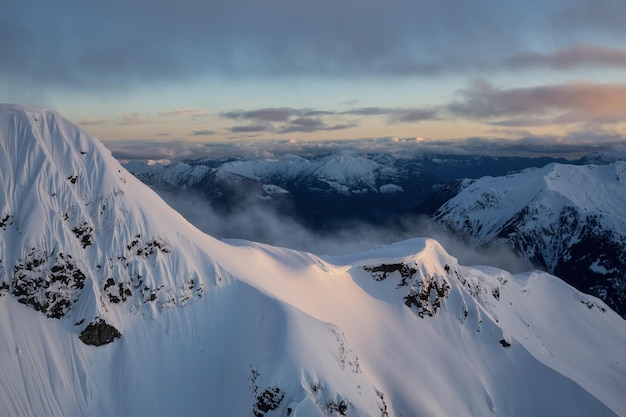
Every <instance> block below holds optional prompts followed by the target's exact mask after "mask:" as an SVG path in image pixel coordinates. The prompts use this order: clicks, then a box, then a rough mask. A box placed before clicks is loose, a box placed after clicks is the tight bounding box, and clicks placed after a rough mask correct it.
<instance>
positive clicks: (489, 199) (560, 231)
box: [435, 161, 626, 318]
mask: <svg viewBox="0 0 626 417" xmlns="http://www.w3.org/2000/svg"><path fill="white" fill-rule="evenodd" d="M435 218H436V219H437V221H439V222H440V223H442V224H443V225H445V226H446V227H447V228H448V229H450V230H452V231H454V232H455V233H459V234H464V235H466V236H467V237H468V238H469V240H470V241H471V242H472V243H473V244H478V245H481V244H486V243H493V242H494V241H497V242H499V243H501V244H502V243H504V244H506V245H509V246H510V247H512V248H513V249H515V251H516V252H518V253H520V254H521V255H522V256H523V257H524V258H526V259H528V260H529V261H531V262H533V263H535V264H536V265H541V266H542V267H544V268H546V270H547V271H549V272H550V273H553V274H555V275H557V276H559V277H560V278H562V279H563V280H565V281H566V282H567V283H569V284H571V285H573V286H574V287H576V288H578V289H579V290H581V291H584V292H586V293H588V294H592V295H595V296H597V297H600V298H601V299H602V300H603V301H605V302H606V303H607V304H608V305H609V306H610V307H611V308H613V309H614V310H615V311H617V312H618V313H619V314H620V315H621V316H622V317H625V318H626V277H625V274H624V271H626V244H625V242H626V162H625V161H617V162H613V163H610V164H607V165H582V166H577V165H563V164H550V165H547V166H545V167H543V168H540V169H527V170H524V171H522V172H519V173H515V174H510V175H507V176H503V177H483V178H481V179H479V180H476V181H473V182H471V181H466V182H465V188H464V189H463V190H461V191H460V192H459V193H458V194H457V195H456V196H455V197H454V198H452V199H450V200H449V201H448V202H446V203H445V204H444V205H443V206H442V207H441V208H440V209H439V210H438V212H437V213H436V214H435Z"/></svg>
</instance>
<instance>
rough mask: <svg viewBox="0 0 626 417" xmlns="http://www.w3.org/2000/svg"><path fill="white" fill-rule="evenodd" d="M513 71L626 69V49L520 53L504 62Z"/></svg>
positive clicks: (583, 48) (586, 47) (585, 47)
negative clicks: (527, 69)
mask: <svg viewBox="0 0 626 417" xmlns="http://www.w3.org/2000/svg"><path fill="white" fill-rule="evenodd" d="M504 64H505V65H506V66H507V67H509V68H512V69H518V68H525V67H548V68H554V69H572V68H577V67H582V66H602V67H616V68H624V67H626V49H617V48H605V47H601V46H595V45H577V46H572V47H570V48H566V49H561V50H558V51H556V52H552V53H539V52H519V53H518V54H516V55H513V56H511V57H509V58H506V59H505V60H504Z"/></svg>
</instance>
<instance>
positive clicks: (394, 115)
mask: <svg viewBox="0 0 626 417" xmlns="http://www.w3.org/2000/svg"><path fill="white" fill-rule="evenodd" d="M439 111H440V110H439V109H438V108H428V109H426V108H412V109H410V108H409V109H406V108H404V109H403V108H385V107H361V108H356V109H351V110H346V111H343V112H341V114H349V115H355V116H387V121H388V122H389V123H392V124H393V123H418V122H421V121H425V120H438V119H439V118H440V116H439Z"/></svg>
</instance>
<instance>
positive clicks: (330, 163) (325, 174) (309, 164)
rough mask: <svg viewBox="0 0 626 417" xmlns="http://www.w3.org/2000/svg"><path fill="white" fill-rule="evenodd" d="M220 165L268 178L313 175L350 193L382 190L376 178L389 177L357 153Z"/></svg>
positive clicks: (237, 172) (333, 186) (256, 178)
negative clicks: (378, 186) (319, 157)
mask: <svg viewBox="0 0 626 417" xmlns="http://www.w3.org/2000/svg"><path fill="white" fill-rule="evenodd" d="M219 169H220V170H224V171H227V172H231V173H234V174H238V175H241V176H244V177H247V178H250V179H254V180H257V181H265V182H268V181H269V182H272V181H280V182H285V181H294V180H295V181H299V180H300V179H301V178H308V179H309V180H311V179H314V180H317V181H319V182H320V183H323V184H326V185H327V186H329V187H330V188H331V189H332V190H334V191H336V192H339V193H341V194H347V195H349V194H350V193H353V192H362V190H363V189H365V190H368V191H372V192H375V193H376V192H378V191H379V190H378V188H377V182H378V181H383V180H385V179H388V175H385V173H383V170H382V167H381V166H380V165H379V164H377V163H376V162H374V161H372V160H370V159H366V158H363V157H358V156H354V155H330V156H327V157H324V158H321V159H317V160H308V159H305V158H302V157H299V156H295V155H285V156H283V157H279V158H275V159H255V160H243V161H233V162H227V163H224V164H222V165H220V167H219ZM387 174H388V173H387Z"/></svg>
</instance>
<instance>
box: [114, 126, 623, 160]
mask: <svg viewBox="0 0 626 417" xmlns="http://www.w3.org/2000/svg"><path fill="white" fill-rule="evenodd" d="M491 133H493V134H494V135H498V136H496V137H491V138H488V137H470V138H465V139H454V140H431V139H424V138H415V137H408V138H398V137H383V138H363V139H354V140H325V141H294V140H265V141H258V140H255V139H253V137H254V135H252V136H251V137H248V138H247V139H246V138H241V136H237V139H238V140H236V141H229V142H223V143H214V142H211V143H206V142H203V143H197V142H188V141H182V140H181V141H176V140H170V141H157V140H154V139H153V140H149V139H134V140H124V141H105V145H106V146H107V147H108V148H109V149H110V150H111V152H112V153H113V156H115V157H116V158H118V159H121V160H146V159H156V160H158V159H169V160H186V159H200V158H215V159H220V158H224V157H230V158H232V157H237V156H251V155H265V156H270V157H271V155H284V154H294V155H302V156H304V157H312V156H315V155H328V154H335V153H353V154H360V153H369V154H376V153H378V154H396V155H403V156H405V157H407V158H409V157H415V156H419V155H432V154H441V155H486V156H532V157H539V156H557V157H565V158H568V159H576V158H580V157H581V156H583V155H586V154H590V153H593V152H607V153H611V152H612V151H613V150H614V149H616V147H621V148H623V147H624V143H626V132H624V131H619V130H615V129H608V128H600V127H593V128H580V129H572V130H571V131H569V132H567V133H566V134H564V135H560V136H557V135H541V136H536V135H533V134H532V133H530V132H528V131H525V130H523V129H521V130H520V129H500V128H498V129H494V131H493V132H491ZM504 134H506V135H507V136H513V137H515V139H510V138H503V137H502V136H501V135H504ZM621 148H620V149H621Z"/></svg>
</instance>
